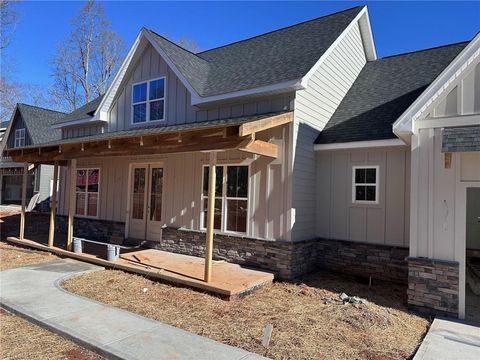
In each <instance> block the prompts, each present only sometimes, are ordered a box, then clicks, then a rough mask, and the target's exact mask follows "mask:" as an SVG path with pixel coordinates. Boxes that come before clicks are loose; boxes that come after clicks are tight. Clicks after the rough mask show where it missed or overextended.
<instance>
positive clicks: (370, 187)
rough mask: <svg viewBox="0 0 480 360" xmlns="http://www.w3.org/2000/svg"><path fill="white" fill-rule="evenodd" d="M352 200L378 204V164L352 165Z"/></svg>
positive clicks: (360, 202)
mask: <svg viewBox="0 0 480 360" xmlns="http://www.w3.org/2000/svg"><path fill="white" fill-rule="evenodd" d="M352 182H353V184H352V202H354V203H359V204H378V166H354V167H353V173H352Z"/></svg>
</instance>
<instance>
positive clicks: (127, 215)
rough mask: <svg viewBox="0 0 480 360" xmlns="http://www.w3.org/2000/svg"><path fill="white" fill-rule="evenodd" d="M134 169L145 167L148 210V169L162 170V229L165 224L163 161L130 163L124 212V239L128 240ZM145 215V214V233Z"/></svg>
mask: <svg viewBox="0 0 480 360" xmlns="http://www.w3.org/2000/svg"><path fill="white" fill-rule="evenodd" d="M134 167H146V168H147V173H146V184H145V186H146V190H147V195H146V197H147V208H148V201H149V196H148V192H149V188H150V178H149V175H150V171H149V170H150V168H151V167H161V168H162V169H163V187H162V210H161V211H162V221H161V222H162V224H161V226H162V227H163V226H164V224H165V201H164V199H165V161H162V160H155V161H139V162H130V163H129V164H128V181H127V187H128V189H127V194H128V195H127V209H126V211H125V234H124V237H125V238H126V239H128V234H129V230H130V207H131V198H132V176H133V168H134ZM147 215H148V214H147V213H146V214H145V232H146V231H147V228H146V227H147Z"/></svg>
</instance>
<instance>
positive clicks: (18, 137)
mask: <svg viewBox="0 0 480 360" xmlns="http://www.w3.org/2000/svg"><path fill="white" fill-rule="evenodd" d="M22 146H25V128H22V129H17V130H15V138H14V144H13V147H14V148H17V147H22Z"/></svg>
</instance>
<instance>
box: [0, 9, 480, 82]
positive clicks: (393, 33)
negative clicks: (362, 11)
mask: <svg viewBox="0 0 480 360" xmlns="http://www.w3.org/2000/svg"><path fill="white" fill-rule="evenodd" d="M82 5H83V2H76V1H57V2H44V1H23V2H22V3H20V4H18V5H16V6H17V11H18V13H19V15H20V19H19V22H18V24H17V27H16V32H15V34H14V37H13V40H12V43H11V45H10V46H9V47H8V49H7V53H6V55H7V57H8V59H9V60H10V61H11V62H12V63H13V64H14V66H13V68H14V69H15V73H14V79H15V80H16V81H19V82H24V83H31V84H36V85H48V84H49V83H50V82H51V75H50V74H51V60H52V58H53V56H54V54H55V50H56V47H57V46H58V44H60V43H61V42H62V40H63V39H65V37H66V36H67V35H68V33H69V32H70V29H71V19H72V17H73V16H74V15H75V14H77V13H78V10H79V9H80V7H81V6H82ZM357 5H367V6H368V9H369V15H370V21H371V24H372V28H373V34H374V40H375V43H376V47H377V54H378V56H379V57H384V56H389V55H394V54H399V53H403V52H408V51H415V50H419V49H425V48H429V47H435V46H440V45H445V44H450V43H455V42H459V41H466V40H470V39H472V38H473V37H474V36H475V34H476V33H477V32H479V31H480V1H472V2H459V1H456V2H446V1H441V2H434V1H422V2H419V1H417V2H405V1H401V2H393V1H376V2H368V1H367V2H356V1H355V2H351V1H348V2H347V1H345V2H344V1H335V2H325V1H321V2H320V1H310V2H287V1H281V2H274V1H269V2H253V1H250V2H201V1H197V2H160V1H149V2H139V1H136V2H132V1H107V2H104V6H105V10H106V14H107V16H108V18H109V20H110V21H111V23H112V27H113V30H114V31H116V32H118V33H119V34H120V35H121V36H122V37H123V39H124V41H125V44H126V49H125V50H126V51H127V50H128V48H129V47H130V46H131V45H132V43H133V41H134V39H135V37H136V36H137V35H138V32H139V31H140V29H141V28H142V26H144V27H147V28H151V29H153V30H155V31H156V32H158V33H160V34H164V35H167V36H168V37H170V38H172V39H177V40H178V39H180V38H188V39H193V40H195V41H196V42H197V43H198V45H199V46H200V48H201V50H207V49H209V48H213V47H216V46H220V45H224V44H227V43H230V42H234V41H238V40H242V39H245V38H248V37H251V36H255V35H258V34H261V33H264V32H268V31H271V30H275V29H278V28H281V27H285V26H289V25H292V24H295V23H298V22H302V21H305V20H309V19H313V18H316V17H320V16H323V15H328V14H331V13H334V12H337V11H341V10H344V9H348V8H351V7H354V6H357ZM4 55H5V53H4V54H2V60H4V59H3V57H4Z"/></svg>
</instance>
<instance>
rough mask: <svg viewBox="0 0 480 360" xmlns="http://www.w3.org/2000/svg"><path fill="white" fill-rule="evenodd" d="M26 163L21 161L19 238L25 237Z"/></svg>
mask: <svg viewBox="0 0 480 360" xmlns="http://www.w3.org/2000/svg"><path fill="white" fill-rule="evenodd" d="M27 175H28V163H26V162H25V163H23V174H22V213H21V214H20V240H23V239H24V238H25V207H26V202H27Z"/></svg>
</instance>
